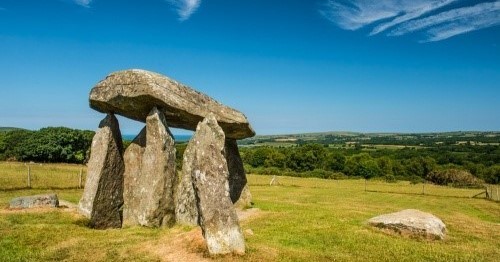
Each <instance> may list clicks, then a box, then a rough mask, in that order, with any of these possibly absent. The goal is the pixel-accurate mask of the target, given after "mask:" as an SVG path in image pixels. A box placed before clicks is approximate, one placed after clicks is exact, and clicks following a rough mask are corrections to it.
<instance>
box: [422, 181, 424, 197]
mask: <svg viewBox="0 0 500 262" xmlns="http://www.w3.org/2000/svg"><path fill="white" fill-rule="evenodd" d="M422 195H425V179H424V183H423V184H422Z"/></svg>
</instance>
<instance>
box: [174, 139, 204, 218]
mask: <svg viewBox="0 0 500 262" xmlns="http://www.w3.org/2000/svg"><path fill="white" fill-rule="evenodd" d="M194 150H195V147H194V146H189V145H188V147H187V148H186V150H185V151H184V155H183V159H182V171H181V172H179V177H178V178H177V183H178V184H177V186H176V190H175V197H174V201H175V220H176V222H177V223H179V224H181V225H188V226H197V225H198V207H197V206H196V196H195V192H194V186H193V179H192V177H191V173H192V172H193V165H192V163H193V162H194V161H196V160H195V159H194V156H195V155H194Z"/></svg>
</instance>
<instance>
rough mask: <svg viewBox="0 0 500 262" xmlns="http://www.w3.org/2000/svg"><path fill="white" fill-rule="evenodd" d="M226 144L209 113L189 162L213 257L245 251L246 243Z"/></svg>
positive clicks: (196, 136)
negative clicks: (230, 179)
mask: <svg viewBox="0 0 500 262" xmlns="http://www.w3.org/2000/svg"><path fill="white" fill-rule="evenodd" d="M224 141H225V136H224V132H223V131H222V128H221V127H220V126H219V125H218V124H217V120H216V119H215V116H214V115H213V114H209V115H208V116H207V117H206V118H205V119H204V120H203V121H202V122H200V123H199V124H198V126H197V128H196V133H195V134H194V136H193V138H192V139H191V141H190V142H189V144H188V146H187V149H189V150H187V152H189V153H188V155H187V156H186V158H187V161H185V164H188V165H190V166H191V178H192V179H193V185H194V190H195V195H196V199H197V200H198V201H197V206H198V212H199V224H200V226H201V228H202V230H203V236H204V237H205V241H206V243H207V246H208V251H209V252H210V254H213V255H215V254H227V253H232V252H234V253H240V254H242V253H244V252H245V240H244V238H243V234H242V232H241V229H240V226H239V222H238V217H237V215H236V211H235V209H234V207H233V203H232V202H231V198H230V194H229V183H228V175H229V171H228V168H227V162H226V159H225V157H224V144H225V143H224Z"/></svg>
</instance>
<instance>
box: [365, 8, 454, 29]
mask: <svg viewBox="0 0 500 262" xmlns="http://www.w3.org/2000/svg"><path fill="white" fill-rule="evenodd" d="M456 1H457V0H441V1H424V2H422V3H421V5H417V6H414V8H412V9H411V10H407V11H406V13H405V14H404V15H401V16H398V17H396V18H394V20H392V21H390V22H387V23H383V24H380V25H378V26H376V27H375V28H374V29H373V30H372V32H371V33H370V35H375V34H378V33H380V32H382V31H385V30H387V29H388V28H390V27H393V26H395V25H398V24H401V23H403V22H406V21H408V20H412V19H415V18H418V17H420V16H422V15H424V14H427V13H429V12H432V11H434V10H436V9H438V8H441V7H443V6H446V5H449V4H451V3H453V2H456Z"/></svg>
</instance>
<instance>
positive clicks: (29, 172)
mask: <svg viewBox="0 0 500 262" xmlns="http://www.w3.org/2000/svg"><path fill="white" fill-rule="evenodd" d="M28 188H31V166H30V164H28Z"/></svg>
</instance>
